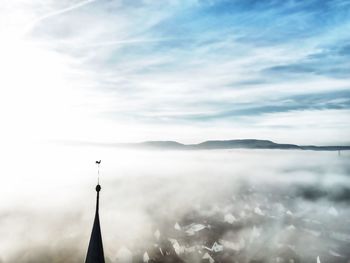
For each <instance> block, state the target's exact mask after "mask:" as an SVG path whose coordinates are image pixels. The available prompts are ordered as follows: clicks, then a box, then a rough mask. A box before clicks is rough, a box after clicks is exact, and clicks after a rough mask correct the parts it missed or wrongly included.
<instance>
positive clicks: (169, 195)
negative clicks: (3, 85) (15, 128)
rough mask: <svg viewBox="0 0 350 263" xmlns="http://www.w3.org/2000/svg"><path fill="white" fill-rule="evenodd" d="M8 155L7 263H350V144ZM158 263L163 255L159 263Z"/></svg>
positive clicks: (0, 217)
mask: <svg viewBox="0 0 350 263" xmlns="http://www.w3.org/2000/svg"><path fill="white" fill-rule="evenodd" d="M26 149H27V150H26V151H21V152H16V153H13V155H10V156H8V160H6V161H7V166H6V167H4V170H3V173H4V174H6V175H7V176H6V178H5V177H4V178H5V179H4V182H3V189H2V198H1V201H0V262H2V263H4V262H17V263H18V262H83V261H84V257H85V253H86V249H87V245H88V241H89V236H90V233H91V226H92V221H93V216H94V208H95V191H94V187H95V184H96V180H97V179H96V174H97V169H96V167H95V163H94V161H95V160H97V159H102V166H101V185H102V192H101V200H100V201H101V204H100V206H101V208H100V217H101V225H102V235H103V241H104V249H105V255H106V261H107V262H131V261H130V260H133V262H144V261H148V262H182V261H184V262H288V263H292V262H348V261H349V260H350V250H349V247H350V228H349V225H350V208H349V201H350V162H349V160H350V152H342V153H341V155H340V156H338V153H337V152H312V151H280V150H233V151H226V150H220V151H219V150H215V151H186V152H182V151H141V150H125V149H124V150H121V149H115V148H98V147H88V146H55V147H52V146H51V145H50V146H40V148H37V149H36V151H35V153H36V154H35V156H33V155H31V150H30V148H26ZM152 260H153V261H152Z"/></svg>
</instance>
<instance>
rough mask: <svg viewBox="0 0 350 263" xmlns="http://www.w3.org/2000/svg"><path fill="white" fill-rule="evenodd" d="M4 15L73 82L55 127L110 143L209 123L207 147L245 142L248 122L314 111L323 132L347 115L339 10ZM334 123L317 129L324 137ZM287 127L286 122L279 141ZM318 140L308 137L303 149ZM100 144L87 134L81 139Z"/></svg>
mask: <svg viewBox="0 0 350 263" xmlns="http://www.w3.org/2000/svg"><path fill="white" fill-rule="evenodd" d="M15 7H16V10H17V11H16V12H18V10H22V11H21V13H24V14H27V16H26V17H28V19H26V20H25V21H26V23H24V22H21V23H20V22H19V23H18V24H14V25H13V28H21V27H23V28H25V27H26V26H27V24H28V23H29V22H28V23H27V21H35V23H34V24H35V26H34V27H31V30H30V31H29V32H28V33H27V35H25V36H24V37H23V41H25V43H26V45H28V44H29V45H30V46H31V47H35V48H36V49H38V50H45V52H49V53H50V54H51V55H52V58H54V61H56V62H57V61H61V62H62V63H63V65H64V66H63V67H64V69H65V70H64V72H65V73H64V74H63V76H62V78H64V79H65V80H66V81H65V82H67V83H74V84H72V85H71V86H72V88H70V89H66V90H65V91H64V93H61V94H62V96H67V97H72V96H71V93H72V92H73V93H74V96H73V97H74V98H75V99H74V100H73V101H72V104H73V105H74V106H72V105H71V103H70V105H71V106H69V110H68V111H70V112H73V113H74V112H75V113H76V114H75V115H74V114H70V116H68V117H67V116H66V115H62V116H64V117H63V118H68V119H71V121H72V122H73V123H77V126H78V127H80V128H79V130H84V129H86V127H90V126H94V125H95V123H99V120H101V119H103V120H104V123H105V128H107V127H109V129H111V130H114V131H111V134H113V133H114V134H117V128H116V127H118V135H114V136H113V135H111V136H107V137H108V139H110V140H128V139H130V138H135V136H136V133H137V132H136V131H134V134H133V136H131V137H129V135H130V134H132V133H133V131H132V130H133V128H132V127H135V125H136V126H137V127H139V129H138V130H139V131H142V130H143V129H144V131H145V133H146V131H150V130H154V131H155V133H153V134H157V132H156V130H157V129H159V126H162V125H165V127H168V130H169V134H172V135H173V136H175V138H173V139H176V134H173V133H171V131H175V130H178V129H177V127H182V128H183V129H186V130H191V129H192V130H193V131H195V130H200V129H201V128H202V127H203V125H208V126H210V125H220V126H221V128H222V129H225V131H224V132H222V133H221V134H219V135H218V134H216V133H212V132H210V133H207V134H206V135H205V136H204V137H206V136H207V137H215V136H224V135H225V136H226V135H227V134H238V133H239V134H242V131H245V130H247V129H251V127H253V126H254V127H255V129H256V136H254V134H253V136H254V137H260V136H259V134H260V132H261V131H262V130H261V129H262V128H261V126H260V125H255V124H258V123H264V120H265V119H266V118H267V115H268V116H269V117H268V118H269V119H270V118H271V116H274V115H275V116H278V114H284V113H286V114H287V113H288V114H295V116H299V115H300V114H304V113H305V114H306V115H307V114H308V113H316V114H315V115H314V114H312V116H313V118H317V120H318V121H319V122H323V121H324V116H323V114H322V112H324V111H325V110H331V111H332V114H333V115H332V116H333V117H334V118H336V113H337V112H339V116H343V115H342V114H343V113H342V112H343V111H344V110H348V109H349V107H350V105H349V101H348V98H349V94H348V93H349V92H348V91H349V89H350V87H349V85H350V84H349V76H350V75H349V73H350V72H349V68H350V65H349V46H348V44H347V43H348V41H349V40H350V36H349V34H348V33H347V32H349V29H350V17H349V12H348V11H349V9H350V5H349V3H348V2H347V1H340V0H327V1H322V3H320V2H319V1H308V2H305V1H285V2H283V3H282V2H277V1H272V0H271V1H264V2H261V1H225V0H214V1H180V0H179V1H174V0H172V1H170V0H169V1H162V2H158V1H131V2H125V1H93V0H90V1H78V2H74V3H69V2H62V3H60V4H58V3H57V2H55V1H48V2H47V1H45V2H42V1H38V2H36V4H35V3H32V5H30V6H29V7H28V6H25V5H24V4H20V3H17V5H15ZM16 17H17V16H16ZM320 17H322V19H320ZM29 18H30V19H29ZM29 24H30V23H29ZM19 31H20V30H19ZM3 38H6V36H3ZM39 61H40V58H39ZM56 62H55V63H56ZM47 70H49V69H47ZM317 113H319V114H317ZM72 116H75V117H72ZM77 116H84V117H83V120H84V124H83V123H82V121H81V118H79V117H77ZM75 118H78V120H76V119H75ZM233 119H234V120H235V121H234V123H233V122H232V120H233ZM107 123H108V124H107ZM338 125H339V123H338V122H337V121H336V120H334V122H333V123H329V126H328V127H327V129H330V130H331V129H333V131H334V134H333V136H334V138H337V137H338V136H337V134H338V132H339V126H338ZM121 126H122V127H124V128H123V132H121V131H120V130H119V128H120V127H121ZM78 127H77V128H78ZM113 127H115V128H113ZM142 127H143V128H142ZM293 129H298V123H297V122H293V124H292V123H291V124H290V125H289V126H288V129H286V130H284V131H282V130H281V133H282V132H285V133H286V134H288V133H290V131H291V130H293ZM342 129H343V130H344V129H345V130H347V131H350V126H349V125H345V126H342ZM203 132H206V131H205V130H203ZM273 132H274V131H273V130H271V133H273ZM317 132H318V130H317V129H313V128H312V127H309V130H308V131H306V132H305V136H304V138H303V140H305V141H307V140H313V138H314V134H315V133H317ZM189 134H192V133H189ZM243 134H244V133H243ZM249 134H250V136H252V134H251V133H249ZM99 135H101V134H100V133H99V132H96V130H94V131H93V132H91V134H90V135H89V136H88V137H89V138H90V137H91V138H92V137H100V136H99ZM66 136H73V135H69V133H68V134H67V135H66ZM169 136H170V135H169ZM191 136H192V135H191ZM73 137H74V136H73ZM107 137H106V138H107ZM136 137H137V136H136ZM141 137H142V136H141ZM276 137H278V136H277V135H276ZM286 137H288V135H286ZM330 137H331V136H328V137H327V138H324V142H325V143H327V142H329V140H332V139H331V138H330ZM140 139H146V138H144V137H142V138H140ZM149 139H157V138H149ZM186 139H187V140H196V138H186ZM290 139H291V140H292V141H293V136H290ZM293 142H294V141H293ZM295 143H298V142H295Z"/></svg>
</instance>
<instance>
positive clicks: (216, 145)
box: [109, 139, 350, 151]
mask: <svg viewBox="0 0 350 263" xmlns="http://www.w3.org/2000/svg"><path fill="white" fill-rule="evenodd" d="M109 146H117V147H130V148H147V149H159V150H167V149H169V150H219V149H278V150H311V151H346V150H350V146H315V145H296V144H284V143H283V144H282V143H275V142H273V141H269V140H256V139H241V140H212V141H205V142H202V143H198V144H182V143H179V142H176V141H146V142H140V143H116V144H112V145H110V144H109Z"/></svg>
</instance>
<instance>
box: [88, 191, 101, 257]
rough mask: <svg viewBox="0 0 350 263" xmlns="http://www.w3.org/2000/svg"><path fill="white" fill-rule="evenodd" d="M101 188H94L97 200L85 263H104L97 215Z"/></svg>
mask: <svg viewBox="0 0 350 263" xmlns="http://www.w3.org/2000/svg"><path fill="white" fill-rule="evenodd" d="M100 191H101V186H100V185H99V184H98V185H97V186H96V192H97V199H96V213H95V220H94V225H93V228H92V232H91V237H90V243H89V248H88V251H87V255H86V260H85V263H105V257H104V253H103V244H102V235H101V227H100V218H99V214H98V210H99V199H100Z"/></svg>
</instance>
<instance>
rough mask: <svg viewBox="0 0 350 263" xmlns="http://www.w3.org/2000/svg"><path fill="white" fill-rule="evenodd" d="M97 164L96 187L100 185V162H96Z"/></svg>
mask: <svg viewBox="0 0 350 263" xmlns="http://www.w3.org/2000/svg"><path fill="white" fill-rule="evenodd" d="M96 164H97V185H99V184H100V165H101V160H99V161H96Z"/></svg>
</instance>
